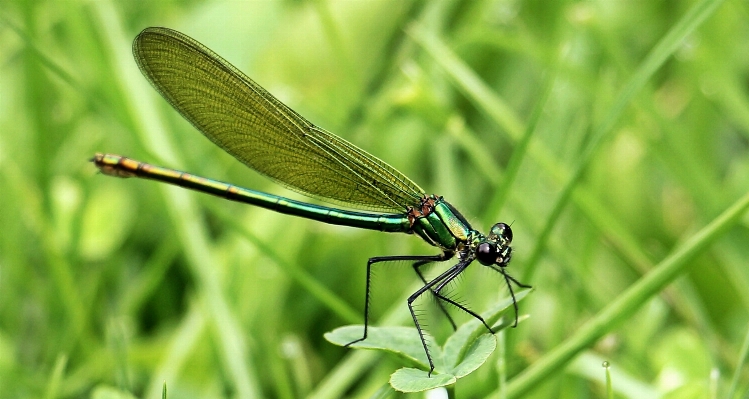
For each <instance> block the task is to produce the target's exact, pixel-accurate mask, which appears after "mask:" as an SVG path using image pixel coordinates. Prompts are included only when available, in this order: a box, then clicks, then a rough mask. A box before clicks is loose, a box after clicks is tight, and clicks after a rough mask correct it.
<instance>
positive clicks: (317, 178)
mask: <svg viewBox="0 0 749 399" xmlns="http://www.w3.org/2000/svg"><path fill="white" fill-rule="evenodd" d="M133 54H134V56H135V60H136V61H137V63H138V66H139V67H140V69H141V71H142V72H143V74H144V75H145V76H146V77H147V78H148V80H149V81H150V82H151V84H152V85H153V86H154V87H155V88H156V90H158V91H159V93H161V95H162V96H163V97H164V98H165V99H166V100H167V101H169V103H170V104H171V105H172V106H173V107H174V108H175V109H176V110H177V111H179V112H180V113H181V114H182V116H184V117H185V118H186V119H187V120H188V121H190V123H192V124H193V125H194V126H195V127H196V128H197V129H198V130H200V131H201V132H202V133H203V134H204V135H205V136H206V137H208V139H210V140H211V141H212V142H213V143H215V144H216V145H218V146H219V147H221V148H222V149H223V150H224V151H226V152H228V153H229V154H231V155H232V156H234V157H235V158H236V159H238V160H239V161H241V162H242V163H244V164H245V165H247V166H249V167H250V168H252V169H255V170H256V171H258V172H260V173H262V174H264V175H266V176H268V177H270V178H272V179H274V180H276V181H277V182H279V183H280V184H282V185H284V186H286V187H289V188H291V189H293V190H296V191H299V192H301V193H304V194H307V195H310V196H312V197H317V198H321V199H326V200H330V201H333V202H339V203H343V204H345V205H348V206H351V207H354V208H360V209H370V210H378V211H393V212H403V211H404V210H405V209H406V208H408V207H410V206H417V205H418V204H419V200H420V198H421V197H422V196H423V193H424V191H423V190H422V189H421V188H419V186H417V185H416V184H415V183H414V182H412V181H411V180H409V179H408V178H407V177H406V176H404V175H403V174H401V173H400V172H398V171H397V170H395V169H394V168H393V167H391V166H390V165H388V164H386V163H385V162H383V161H381V160H379V159H377V158H376V157H374V156H372V155H370V154H368V153H366V152H365V151H363V150H361V149H359V148H357V147H356V146H354V145H353V144H351V143H349V142H347V141H346V140H343V139H342V138H340V137H338V136H336V135H334V134H331V133H328V132H327V131H325V130H323V129H321V128H318V127H317V126H315V125H313V124H312V123H310V122H309V121H307V120H306V119H304V118H303V117H302V116H301V115H299V114H297V113H296V112H294V111H293V110H292V109H290V108H289V107H287V106H286V105H284V104H283V103H281V102H280V101H279V100H278V99H276V98H275V97H273V96H272V95H271V94H270V93H268V92H267V91H265V89H263V88H262V87H260V85H258V84H257V83H255V82H254V81H252V80H251V79H250V78H248V77H247V76H245V75H244V74H243V73H242V72H241V71H239V70H238V69H237V68H235V67H234V66H232V65H231V64H229V63H228V62H227V61H225V60H224V59H223V58H221V57H220V56H218V55H217V54H216V53H214V52H213V51H211V50H210V49H208V48H207V47H205V46H203V45H202V44H200V43H198V42H197V41H195V40H193V39H192V38H190V37H188V36H185V35H184V34H182V33H179V32H177V31H173V30H170V29H166V28H148V29H145V30H144V31H143V32H141V33H140V34H139V35H138V37H137V38H135V42H134V43H133Z"/></svg>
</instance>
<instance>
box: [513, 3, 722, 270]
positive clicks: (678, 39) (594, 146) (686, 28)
mask: <svg viewBox="0 0 749 399" xmlns="http://www.w3.org/2000/svg"><path fill="white" fill-rule="evenodd" d="M723 1H725V0H706V1H703V2H701V3H699V4H697V5H695V6H694V7H692V9H691V10H690V11H689V12H687V14H686V15H684V17H682V18H681V20H680V21H679V23H677V24H676V25H675V26H674V27H673V28H672V29H671V30H670V31H669V32H668V33H667V34H666V36H664V37H663V39H661V40H660V41H659V42H658V44H657V45H656V46H655V47H654V48H653V50H652V51H651V52H650V54H648V56H647V58H645V60H644V61H643V62H642V64H640V66H639V67H638V68H637V71H636V72H635V73H634V75H633V76H632V77H631V78H630V80H629V82H628V83H627V84H625V85H624V89H623V90H622V92H621V93H620V94H619V96H618V97H617V99H616V102H615V103H614V105H613V106H612V107H611V108H610V109H609V111H608V113H607V114H606V117H605V118H604V121H603V122H602V123H601V124H600V125H599V126H598V127H597V128H596V129H595V131H594V133H593V137H592V140H591V142H590V144H589V145H588V146H587V147H586V149H585V150H584V151H583V154H582V156H581V158H580V161H579V162H578V164H577V165H576V166H575V169H574V171H573V172H572V176H571V177H570V180H569V181H568V182H567V184H566V185H565V186H564V188H563V189H562V192H561V193H560V195H559V199H558V200H557V202H556V204H555V205H554V208H553V209H552V211H551V212H550V213H549V216H548V217H547V220H546V225H545V226H544V228H543V229H542V230H541V234H539V236H538V238H537V239H536V245H535V246H534V248H533V251H532V252H531V256H530V258H529V260H528V262H527V264H526V275H525V278H526V279H529V280H532V279H533V277H532V276H533V274H534V272H535V270H536V267H537V264H538V261H539V260H540V258H541V256H542V255H543V252H544V250H545V248H546V243H547V241H548V239H549V236H551V232H552V230H553V229H554V227H555V226H556V223H557V221H558V220H559V217H560V216H561V215H562V212H563V211H564V208H565V207H566V206H567V202H568V201H569V199H570V195H571V194H572V192H573V191H574V190H575V188H576V187H577V185H578V184H579V182H580V179H581V178H582V176H583V173H584V172H585V170H586V169H587V167H588V165H589V164H590V162H591V160H592V159H593V157H594V155H595V154H596V153H597V152H598V149H599V148H600V147H601V145H602V144H603V142H604V141H605V140H606V139H608V138H609V136H611V135H612V134H613V133H614V130H613V129H614V125H615V124H616V122H617V121H618V120H619V118H620V116H621V115H622V113H623V112H624V110H625V108H626V107H627V105H628V104H629V102H630V101H631V100H632V98H633V97H634V96H635V94H637V92H639V91H640V89H642V88H643V87H644V86H645V84H646V83H647V81H648V80H649V79H650V77H651V76H652V75H653V74H654V73H655V72H656V71H657V70H658V69H659V68H660V67H661V66H662V65H663V63H665V62H666V60H667V59H668V58H669V57H670V56H671V55H672V54H673V53H674V51H676V50H677V48H678V47H679V46H680V45H681V44H682V43H683V42H684V40H685V39H686V37H687V36H688V35H690V34H691V33H692V32H693V31H694V30H695V29H697V27H698V26H699V25H700V24H701V23H702V22H703V21H704V20H705V19H706V18H707V17H708V16H710V15H712V13H713V12H715V10H716V9H717V8H718V6H720V5H721V4H722V3H723Z"/></svg>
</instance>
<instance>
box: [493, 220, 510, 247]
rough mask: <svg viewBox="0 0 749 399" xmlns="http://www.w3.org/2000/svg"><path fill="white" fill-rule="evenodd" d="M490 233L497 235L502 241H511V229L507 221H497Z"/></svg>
mask: <svg viewBox="0 0 749 399" xmlns="http://www.w3.org/2000/svg"><path fill="white" fill-rule="evenodd" d="M489 234H490V235H492V236H496V237H499V238H500V239H501V240H502V241H504V242H506V243H507V244H509V243H511V242H512V229H511V228H510V226H509V225H508V224H507V223H497V224H495V225H494V226H492V229H491V231H490V232H489Z"/></svg>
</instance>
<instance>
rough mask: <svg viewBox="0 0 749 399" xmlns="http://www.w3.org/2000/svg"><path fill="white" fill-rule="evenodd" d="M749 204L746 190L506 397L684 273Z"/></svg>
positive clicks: (541, 376) (530, 384)
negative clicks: (691, 262) (744, 193)
mask: <svg viewBox="0 0 749 399" xmlns="http://www.w3.org/2000/svg"><path fill="white" fill-rule="evenodd" d="M747 208H749V194H746V195H744V196H743V197H742V198H740V199H739V200H738V201H737V202H736V203H734V204H733V205H731V206H730V207H729V208H728V209H726V210H725V211H724V212H723V213H722V214H721V215H720V216H718V217H717V218H716V219H715V220H713V221H712V222H711V223H710V224H709V225H707V226H706V227H704V228H703V229H702V230H700V231H699V232H698V233H697V234H695V235H694V236H692V237H691V238H690V239H689V240H688V241H686V242H685V243H684V244H683V245H682V246H681V247H680V248H678V249H677V250H676V251H674V252H673V253H672V254H671V255H669V256H668V257H666V258H665V259H664V260H663V261H661V262H660V263H659V264H658V265H657V266H656V267H655V268H654V269H653V270H652V271H651V272H650V273H648V274H647V275H645V276H644V277H643V278H641V279H640V280H639V281H637V283H635V284H634V285H632V286H631V287H630V288H629V289H627V290H626V291H625V292H623V293H622V294H621V295H619V296H618V297H617V298H616V299H615V300H614V301H613V302H612V303H611V304H610V305H608V306H606V307H605V308H604V309H603V310H601V311H600V312H599V313H598V314H597V315H596V316H595V317H593V318H592V319H591V320H590V321H588V322H587V323H586V324H585V325H584V326H583V327H581V328H580V329H579V330H578V331H577V332H576V333H575V334H574V335H573V336H572V337H570V338H569V339H567V340H566V341H564V342H563V343H561V344H560V345H558V346H557V347H556V348H555V349H554V350H552V351H551V352H550V353H549V354H547V355H546V356H544V357H543V358H542V359H541V360H539V361H537V362H536V363H534V364H533V365H531V366H530V367H528V368H527V369H526V370H524V371H523V372H522V373H520V374H519V375H518V376H517V377H515V379H513V380H512V381H511V382H510V385H509V387H508V388H507V392H508V397H509V398H516V397H520V396H522V395H523V394H525V393H526V392H528V391H529V390H531V389H532V388H533V387H534V386H537V385H538V384H539V383H540V382H541V381H542V380H543V379H544V378H546V377H548V376H549V375H551V374H552V373H553V372H555V371H556V370H559V368H560V367H562V365H564V364H565V363H566V362H568V361H569V360H570V359H572V357H574V356H575V355H576V354H577V353H579V352H580V351H581V350H583V349H585V348H586V347H588V346H590V345H592V344H593V343H594V342H595V341H596V340H598V339H599V338H601V337H602V336H603V335H605V334H606V333H608V332H610V331H611V330H612V329H613V328H614V327H615V326H616V325H617V324H619V323H621V322H622V321H623V320H624V319H626V318H627V317H629V316H631V315H632V314H633V313H634V312H635V311H636V310H637V309H638V308H639V307H640V306H642V304H643V303H645V302H646V301H647V300H648V299H650V298H651V297H652V296H653V295H655V294H657V293H658V292H659V291H660V290H662V289H663V288H664V287H665V286H666V285H668V284H669V283H671V282H672V281H673V280H674V279H675V278H676V277H678V276H679V275H680V274H681V273H683V271H684V269H685V268H686V267H687V266H688V265H689V264H690V261H691V260H693V259H694V258H695V257H696V256H697V255H699V254H700V253H701V252H702V251H703V250H705V248H706V247H707V246H708V245H710V244H711V243H712V242H713V241H715V240H716V239H718V238H719V237H720V236H721V235H722V234H723V233H724V232H725V231H726V230H727V229H729V228H730V227H732V226H734V225H735V224H736V223H738V222H739V220H740V218H741V217H742V216H743V214H744V213H745V212H746V210H747Z"/></svg>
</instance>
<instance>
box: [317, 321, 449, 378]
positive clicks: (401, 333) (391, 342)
mask: <svg viewBox="0 0 749 399" xmlns="http://www.w3.org/2000/svg"><path fill="white" fill-rule="evenodd" d="M363 332H364V326H363V325H353V326H344V327H340V328H336V329H335V330H333V331H331V332H328V333H325V339H327V340H328V342H330V343H332V344H336V345H340V346H346V345H347V344H348V343H350V342H352V341H355V340H357V339H361V337H362V333H363ZM350 346H351V347H352V348H361V349H376V350H382V351H386V352H389V353H392V354H395V355H397V356H399V357H401V358H403V359H406V360H407V361H408V362H409V363H410V364H411V365H414V366H418V367H421V368H423V369H428V368H429V362H428V361H427V358H426V354H425V353H424V347H423V346H422V345H421V340H420V339H419V334H418V332H417V331H416V329H415V328H412V327H369V329H368V332H367V339H365V340H364V341H360V342H356V343H354V344H351V345H350ZM429 350H430V352H431V353H432V355H433V356H434V358H435V359H437V358H441V353H442V351H441V350H440V349H439V347H430V348H429Z"/></svg>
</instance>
